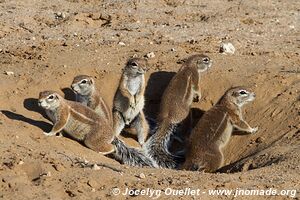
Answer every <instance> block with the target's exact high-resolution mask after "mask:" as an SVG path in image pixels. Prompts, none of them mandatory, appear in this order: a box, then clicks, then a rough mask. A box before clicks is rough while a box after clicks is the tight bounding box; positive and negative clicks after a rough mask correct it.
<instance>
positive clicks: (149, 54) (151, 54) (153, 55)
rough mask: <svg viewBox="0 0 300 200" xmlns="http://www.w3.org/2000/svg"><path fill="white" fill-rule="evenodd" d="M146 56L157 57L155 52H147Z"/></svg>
mask: <svg viewBox="0 0 300 200" xmlns="http://www.w3.org/2000/svg"><path fill="white" fill-rule="evenodd" d="M146 57H147V58H154V57H155V54H154V52H150V53H147V54H146Z"/></svg>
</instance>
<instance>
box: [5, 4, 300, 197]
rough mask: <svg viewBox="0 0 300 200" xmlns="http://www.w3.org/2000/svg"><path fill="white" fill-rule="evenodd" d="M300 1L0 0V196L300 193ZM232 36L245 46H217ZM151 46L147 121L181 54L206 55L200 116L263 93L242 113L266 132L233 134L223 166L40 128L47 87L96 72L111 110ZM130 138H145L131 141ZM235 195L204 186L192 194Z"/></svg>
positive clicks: (64, 86)
mask: <svg viewBox="0 0 300 200" xmlns="http://www.w3.org/2000/svg"><path fill="white" fill-rule="evenodd" d="M33 5H34V6H33ZM297 5H298V7H299V6H300V5H299V2H298V1H296V0H295V1H294V0H293V1H286V2H279V1H267V2H259V3H257V2H256V1H254V0H250V1H234V0H233V1H226V2H225V1H219V0H215V1H201V2H198V1H169V0H168V1H155V2H154V1H145V2H140V1H133V2H127V1H94V0H84V1H83V0H74V1H58V0H55V1H50V0H46V1H28V0H22V1H14V0H12V1H1V0H0V11H2V12H1V14H0V19H1V23H0V44H1V45H0V66H1V67H0V69H1V74H0V93H1V94H2V95H0V102H1V108H0V109H1V112H0V129H1V137H0V144H1V145H0V152H1V154H0V155H1V156H0V178H1V181H0V190H1V193H0V197H2V198H3V199H46V198H48V199H68V198H70V197H74V198H76V199H87V198H89V199H106V198H108V199H110V198H111V199H112V198H114V197H115V196H114V194H113V193H114V192H115V191H116V188H118V189H120V191H121V192H125V191H126V188H129V189H135V190H140V189H147V188H152V189H157V190H161V191H166V189H167V188H173V189H184V188H194V189H197V188H198V189H200V190H201V191H204V192H208V190H209V189H234V190H235V189H236V188H241V189H249V188H250V189H251V188H252V189H253V188H256V189H266V188H275V189H277V190H282V189H290V190H292V189H296V190H298V192H299V179H300V177H299V164H300V163H299V160H300V148H299V147H300V146H299V144H300V132H299V130H300V124H299V121H300V93H299V88H300V87H299V86H300V81H299V80H300V71H299V70H300V68H299V63H300V58H299V53H300V49H299V39H298V37H299V27H298V26H297V23H296V21H297V12H298V11H299V10H297ZM228 41H229V42H231V43H233V45H234V46H235V48H236V50H237V51H236V53H235V54H234V55H226V54H221V53H219V46H220V43H221V42H228ZM149 52H154V54H155V57H154V58H151V59H149V67H150V71H149V72H148V73H147V88H146V108H145V112H146V114H147V116H149V117H152V118H155V117H156V115H157V111H158V108H159V102H160V97H161V94H162V92H163V90H164V88H165V87H166V85H167V84H168V82H169V81H170V79H171V78H172V76H173V75H174V73H175V72H176V71H177V70H178V69H179V67H180V65H181V63H182V62H183V59H184V58H186V57H187V56H188V55H190V54H194V53H201V52H202V53H205V54H207V55H209V56H210V57H211V58H212V59H213V62H214V63H213V67H212V68H211V70H209V71H208V72H207V73H206V74H204V76H203V77H202V80H201V82H202V83H201V85H202V88H201V89H202V96H203V97H202V100H201V101H200V102H199V103H195V104H194V105H193V112H194V113H195V114H196V116H198V118H200V116H201V113H202V111H206V110H208V109H209V108H210V107H211V106H212V105H214V104H215V103H216V102H217V100H218V99H219V98H220V97H221V96H222V95H223V93H224V91H226V90H227V89H228V88H229V87H232V86H237V85H244V86H248V87H251V88H252V89H253V90H254V91H255V93H256V96H257V98H256V100H255V101H254V102H253V103H250V104H248V105H246V106H245V118H246V120H247V121H248V122H249V124H250V125H251V126H258V127H259V131H258V132H257V133H256V134H254V135H248V136H233V137H232V138H231V141H230V144H229V145H228V147H227V148H226V150H225V158H226V166H224V167H223V168H222V169H220V170H219V173H215V174H209V173H200V172H189V171H175V170H166V169H159V170H158V169H151V168H133V167H128V166H124V165H120V164H119V163H118V162H116V161H115V160H113V159H111V158H108V157H105V156H102V155H99V154H98V153H95V152H93V151H91V150H89V149H87V148H86V147H84V146H82V145H81V144H79V143H78V142H76V141H73V140H71V139H69V138H66V137H45V136H44V135H43V134H42V132H43V131H46V132H48V131H50V129H51V127H52V124H51V123H50V121H48V120H47V119H46V118H45V116H44V115H43V112H41V110H40V109H39V108H38V106H37V101H36V98H37V97H38V93H39V92H40V91H42V90H46V89H47V90H48V89H51V90H56V91H58V92H60V93H61V94H62V95H65V96H66V98H67V99H72V98H73V96H72V95H73V94H72V92H70V90H69V89H68V88H69V86H70V84H71V82H72V79H73V77H74V76H75V75H79V74H87V75H92V76H93V77H95V80H96V84H97V86H98V88H99V89H100V93H101V94H102V96H103V97H104V99H105V100H106V102H109V103H110V105H109V106H111V104H112V99H113V95H114V92H115V90H116V87H117V85H118V81H119V78H120V74H121V68H122V67H123V66H124V64H125V63H126V60H127V59H128V58H129V57H131V56H133V55H135V54H136V55H138V56H144V55H146V54H147V53H149ZM11 72H12V73H11ZM200 111H201V112H200ZM125 141H126V143H128V144H130V145H138V144H137V142H136V141H135V140H134V139H132V138H125ZM94 164H98V166H95V165H94ZM228 196H232V195H227V196H224V195H219V196H213V195H208V194H207V193H201V196H197V195H196V196H195V197H194V198H200V197H201V198H204V199H215V198H220V199H226V198H228ZM287 196H291V195H287ZM119 197H120V198H121V199H125V198H127V197H128V196H126V195H125V196H123V195H121V196H119ZM143 197H144V196H138V197H136V198H137V199H139V198H141V199H142V198H143ZM176 197H178V198H181V199H191V198H192V196H180V197H179V196H176ZM176 197H175V198H176ZM260 197H261V198H268V196H265V197H263V196H260ZM163 198H169V196H164V197H163ZM232 198H233V196H232ZM243 198H244V199H253V197H251V196H243ZM275 198H279V199H280V198H282V199H285V198H286V196H282V197H279V196H278V197H275Z"/></svg>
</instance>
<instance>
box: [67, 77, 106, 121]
mask: <svg viewBox="0 0 300 200" xmlns="http://www.w3.org/2000/svg"><path fill="white" fill-rule="evenodd" d="M71 88H72V90H73V91H74V92H75V94H76V101H78V102H80V103H82V104H83V105H86V106H88V107H90V108H91V109H92V110H94V111H95V112H96V113H97V114H99V115H100V116H102V117H104V118H105V119H107V120H108V121H109V123H111V124H112V113H111V110H110V109H109V107H108V106H107V104H106V103H105V101H104V100H103V98H102V97H101V96H100V94H99V92H98V91H97V89H96V85H95V81H94V79H93V78H92V77H91V76H87V75H79V76H76V77H75V78H74V79H73V82H72V85H71Z"/></svg>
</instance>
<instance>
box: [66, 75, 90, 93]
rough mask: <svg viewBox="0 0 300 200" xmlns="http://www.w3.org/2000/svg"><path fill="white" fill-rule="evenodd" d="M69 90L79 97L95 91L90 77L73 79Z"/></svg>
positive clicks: (84, 76) (83, 76) (80, 76)
mask: <svg viewBox="0 0 300 200" xmlns="http://www.w3.org/2000/svg"><path fill="white" fill-rule="evenodd" d="M71 88H72V90H73V91H74V92H75V93H77V94H79V95H83V96H84V95H89V94H91V93H92V92H93V91H94V89H95V82H94V79H93V78H92V77H91V76H87V75H79V76H76V77H75V78H74V79H73V82H72V85H71Z"/></svg>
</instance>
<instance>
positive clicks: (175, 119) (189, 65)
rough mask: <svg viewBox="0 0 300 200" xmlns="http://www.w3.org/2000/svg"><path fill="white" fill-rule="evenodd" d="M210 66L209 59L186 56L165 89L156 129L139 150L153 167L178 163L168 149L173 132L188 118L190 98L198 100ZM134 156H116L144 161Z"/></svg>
mask: <svg viewBox="0 0 300 200" xmlns="http://www.w3.org/2000/svg"><path fill="white" fill-rule="evenodd" d="M211 64H212V61H211V59H210V58H209V57H208V56H205V55H194V56H191V57H189V58H188V60H187V61H186V62H185V63H184V64H183V66H182V67H181V69H180V70H179V71H178V73H177V74H176V75H175V76H174V77H173V78H172V80H171V82H170V83H169V85H168V87H167V88H166V90H165V92H164V94H163V97H162V102H161V109H160V110H161V111H160V114H159V117H158V128H157V130H156V132H155V133H154V134H153V135H152V136H151V137H150V138H149V139H148V140H147V142H146V143H145V144H144V145H143V148H142V152H143V155H145V156H146V158H147V159H151V160H152V165H153V166H156V167H161V168H176V167H177V164H178V162H179V161H181V159H182V158H181V157H177V156H175V155H172V154H171V153H170V152H169V150H168V145H169V144H168V143H169V140H170V136H171V135H172V134H173V133H174V132H175V131H176V129H177V126H178V124H179V123H180V122H182V121H183V120H184V119H185V118H186V117H187V116H188V114H189V111H190V106H191V104H192V102H193V99H194V98H196V97H197V96H198V97H200V88H199V80H200V73H201V72H204V71H206V70H207V69H208V68H209V67H210V66H211ZM131 150H132V149H131ZM119 152H120V151H119ZM128 152H129V153H130V151H128ZM117 153H118V151H117ZM137 155H138V154H133V153H132V155H131V154H128V155H127V157H125V156H124V155H122V156H121V155H119V156H118V157H121V158H123V163H130V164H131V165H136V163H138V162H139V161H140V160H143V157H137ZM143 163H144V161H143ZM137 166H138V165H137Z"/></svg>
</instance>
